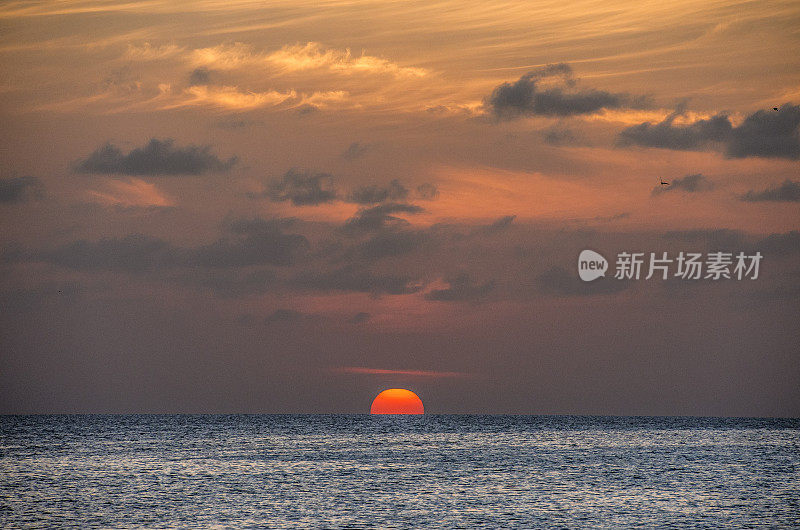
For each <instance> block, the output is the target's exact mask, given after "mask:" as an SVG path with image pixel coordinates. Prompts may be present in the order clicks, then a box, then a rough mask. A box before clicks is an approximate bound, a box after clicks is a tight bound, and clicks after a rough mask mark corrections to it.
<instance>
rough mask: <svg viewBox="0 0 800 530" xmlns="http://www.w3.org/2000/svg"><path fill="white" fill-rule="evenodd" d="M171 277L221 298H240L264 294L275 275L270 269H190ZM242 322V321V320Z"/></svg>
mask: <svg viewBox="0 0 800 530" xmlns="http://www.w3.org/2000/svg"><path fill="white" fill-rule="evenodd" d="M173 279H174V280H175V281H176V282H177V283H179V284H183V285H187V286H189V287H194V288H200V289H208V290H209V291H211V292H213V293H214V294H215V295H217V296H220V297H223V298H240V297H243V296H248V295H251V296H252V295H259V294H264V293H266V292H267V291H269V290H270V289H273V288H274V287H275V283H276V276H275V273H274V272H273V271H271V270H255V271H238V270H233V269H228V270H224V269H223V270H220V269H217V270H210V271H202V270H198V269H196V268H193V269H190V270H189V271H188V272H187V273H186V274H183V275H179V276H175V277H173ZM242 323H244V322H242Z"/></svg>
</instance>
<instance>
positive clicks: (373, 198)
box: [347, 179, 408, 204]
mask: <svg viewBox="0 0 800 530" xmlns="http://www.w3.org/2000/svg"><path fill="white" fill-rule="evenodd" d="M406 197H408V188H406V187H405V186H403V185H402V184H401V183H400V181H399V180H397V179H394V180H393V181H391V182H390V183H389V184H388V185H387V186H377V185H374V184H373V185H369V186H362V187H360V188H356V189H355V190H353V191H352V192H351V193H350V195H348V196H347V200H348V201H349V202H354V203H357V204H376V203H379V202H383V201H386V200H392V201H402V200H404V199H405V198H406Z"/></svg>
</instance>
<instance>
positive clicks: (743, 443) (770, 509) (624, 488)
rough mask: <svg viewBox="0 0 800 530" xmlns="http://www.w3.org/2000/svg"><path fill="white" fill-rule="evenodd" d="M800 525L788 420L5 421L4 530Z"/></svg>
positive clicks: (796, 450)
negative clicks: (28, 529) (19, 529)
mask: <svg viewBox="0 0 800 530" xmlns="http://www.w3.org/2000/svg"><path fill="white" fill-rule="evenodd" d="M798 526H800V420H798V419H721V418H648V417H580V416H469V415H455V416H447V415H425V416H382V417H378V416H369V415H242V416H238V415H234V416H205V415H200V416H191V415H174V416H173V415H130V416H82V415H76V416H3V417H0V527H2V528H95V527H96V528H181V527H183V528H198V527H217V528H264V527H269V528H322V527H325V528H342V527H376V528H480V527H489V528H513V527H518V528H541V527H545V528H546V527H568V528H635V527H639V528H656V527H679V528H687V527H705V528H708V527H713V528H718V527H730V528H746V527H770V528H776V527H777V528H791V527H798Z"/></svg>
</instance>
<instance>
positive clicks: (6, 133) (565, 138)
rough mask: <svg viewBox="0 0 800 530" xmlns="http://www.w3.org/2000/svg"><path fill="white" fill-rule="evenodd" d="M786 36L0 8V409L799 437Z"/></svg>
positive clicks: (243, 9)
mask: <svg viewBox="0 0 800 530" xmlns="http://www.w3.org/2000/svg"><path fill="white" fill-rule="evenodd" d="M798 28H800V4H798V3H797V2H792V1H788V0H787V1H766V2H735V1H730V0H720V1H710V2H703V3H698V2H688V1H684V0H678V1H674V2H649V1H617V0H613V1H606V2H596V1H589V0H579V1H576V2H570V3H566V4H565V3H564V2H556V1H535V2H523V1H516V2H506V1H481V2H472V1H468V2H464V1H458V2H456V1H453V0H444V1H430V0H426V1H424V2H423V1H417V0H410V1H353V0H334V1H321V2H320V1H314V2H306V1H304V0H299V1H297V0H293V1H291V2H288V1H286V2H283V1H261V0H260V1H251V0H233V1H230V0H226V1H224V2H223V1H219V0H198V1H185V2H184V1H180V2H178V1H171V0H169V1H168V0H142V1H139V0H129V1H120V2H111V1H105V0H103V1H97V0H49V1H48V0H43V1H36V2H31V1H10V2H4V3H3V4H2V5H0V73H2V75H0V123H2V124H3V126H2V127H0V226H2V230H0V413H82V412H86V413H184V412H185V413H366V412H368V411H369V406H370V403H371V401H372V399H373V397H374V396H375V395H377V394H378V393H379V392H380V391H382V390H384V389H387V388H395V387H399V388H407V389H409V390H412V391H414V392H415V393H417V394H418V395H419V396H420V398H421V399H422V401H423V402H424V405H425V411H426V413H481V414H609V415H702V416H792V417H796V416H798V415H800V350H798V344H800V326H798V325H797V321H798V317H800V304H799V303H798V302H800V259H798V258H800V232H799V231H798V230H800V172H799V171H798V170H799V169H800V53H798V52H800V33H798ZM662 181H663V182H666V183H669V184H665V185H662V184H661V182H662ZM585 249H589V250H593V251H595V252H597V253H599V254H600V255H601V256H603V257H604V258H605V259H606V260H607V262H608V265H607V270H606V273H605V275H604V276H603V277H600V278H597V279H595V280H593V281H583V280H582V279H581V278H580V277H579V269H578V266H579V265H578V256H579V254H580V253H581V251H582V250H585ZM625 253H627V254H636V253H641V254H642V259H643V261H644V263H643V266H642V267H643V269H642V274H641V276H640V277H639V278H636V277H630V276H624V275H621V276H620V277H617V272H618V271H619V267H620V256H622V255H624V254H625ZM664 253H666V256H665V255H664ZM681 253H683V255H688V254H699V255H700V258H699V260H700V261H701V262H702V264H703V265H704V267H705V268H704V269H703V270H702V274H701V275H700V278H698V279H692V278H686V277H684V276H682V275H680V274H679V270H678V265H679V264H678V259H677V258H678V256H681V255H682V254H681ZM716 253H722V254H723V255H727V256H729V258H730V259H731V260H732V263H730V267H728V268H727V269H726V270H728V271H729V273H730V276H731V277H730V278H726V277H724V276H720V277H717V278H715V276H714V275H709V274H707V273H708V272H710V271H711V270H712V265H710V264H709V262H710V261H712V260H713V255H715V254H716ZM739 254H741V255H742V256H744V259H749V260H750V261H748V262H746V263H748V264H749V265H753V264H754V263H757V264H758V271H757V274H756V271H755V270H754V269H752V268H751V269H749V270H747V269H746V270H744V271H742V270H739V273H742V272H745V273H747V272H749V275H748V274H744V275H743V277H742V278H741V279H740V278H738V277H737V272H736V269H735V268H734V267H735V265H736V263H737V261H736V260H737V256H738V255H739ZM756 255H758V256H760V261H759V260H757V259H755V258H752V257H753V256H756ZM655 257H658V258H666V259H668V260H672V261H670V262H669V263H668V265H667V267H668V270H667V271H666V278H665V277H664V275H663V274H662V272H661V271H660V269H656V271H655V274H654V275H652V276H651V277H650V278H649V279H647V278H646V277H647V276H648V274H647V273H648V272H649V269H648V267H649V266H650V264H651V260H653V259H655ZM623 272H624V270H623Z"/></svg>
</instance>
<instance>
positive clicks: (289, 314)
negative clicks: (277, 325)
mask: <svg viewBox="0 0 800 530" xmlns="http://www.w3.org/2000/svg"><path fill="white" fill-rule="evenodd" d="M303 316H304V315H303V313H301V312H300V311H295V310H293V309H277V310H275V312H274V313H272V314H271V315H269V316H268V317H267V318H265V319H264V321H265V322H267V323H269V322H297V321H299V320H302V319H303Z"/></svg>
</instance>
